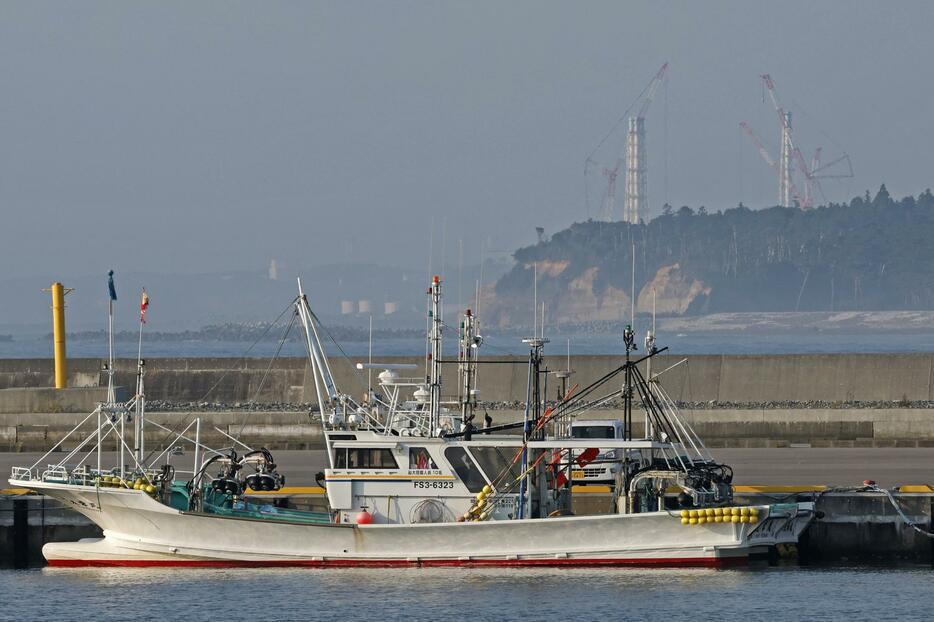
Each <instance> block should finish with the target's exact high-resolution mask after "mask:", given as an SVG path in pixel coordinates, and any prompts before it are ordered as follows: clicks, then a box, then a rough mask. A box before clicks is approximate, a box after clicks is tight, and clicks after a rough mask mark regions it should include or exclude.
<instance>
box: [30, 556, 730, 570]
mask: <svg viewBox="0 0 934 622" xmlns="http://www.w3.org/2000/svg"><path fill="white" fill-rule="evenodd" d="M747 561H748V559H747V558H746V557H683V558H677V557H671V558H651V557H648V558H639V559H471V560H461V559H428V560H421V561H407V560H394V559H374V560H368V559H347V560H342V559H331V560H289V561H284V560H283V561H280V560H256V561H246V560H220V559H179V560H174V559H53V560H49V562H48V564H49V566H53V567H58V568H88V567H93V568H112V567H133V568H157V567H163V568H169V567H171V568H178V567H185V568H296V567H301V568H410V567H411V568H427V567H493V568H530V567H539V568H554V567H573V568H595V567H624V566H632V567H641V568H673V567H677V568H697V567H700V568H717V567H723V566H735V565H741V564H745V563H747Z"/></svg>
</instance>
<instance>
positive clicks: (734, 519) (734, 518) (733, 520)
mask: <svg viewBox="0 0 934 622" xmlns="http://www.w3.org/2000/svg"><path fill="white" fill-rule="evenodd" d="M739 519H740V517H739V516H736V515H735V514H734V515H733V516H731V517H730V521H732V522H734V523H738V522H739Z"/></svg>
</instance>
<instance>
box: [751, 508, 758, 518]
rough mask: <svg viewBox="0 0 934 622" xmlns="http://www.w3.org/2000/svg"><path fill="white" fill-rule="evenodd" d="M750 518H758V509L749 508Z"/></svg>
mask: <svg viewBox="0 0 934 622" xmlns="http://www.w3.org/2000/svg"><path fill="white" fill-rule="evenodd" d="M749 515H750V516H759V508H749Z"/></svg>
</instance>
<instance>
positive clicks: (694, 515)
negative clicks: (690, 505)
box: [691, 510, 698, 518]
mask: <svg viewBox="0 0 934 622" xmlns="http://www.w3.org/2000/svg"><path fill="white" fill-rule="evenodd" d="M697 516H698V512H697V510H691V518H697Z"/></svg>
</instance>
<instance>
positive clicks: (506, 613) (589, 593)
mask: <svg viewBox="0 0 934 622" xmlns="http://www.w3.org/2000/svg"><path fill="white" fill-rule="evenodd" d="M932 579H934V571H932V570H931V569H930V568H927V567H924V568H921V567H907V568H906V567H900V568H860V567H854V568H802V567H773V568H769V567H764V568H751V569H742V570H624V569H621V570H570V569H562V570H544V569H536V570H516V569H511V570H501V569H496V570H493V569H489V570H487V569H477V570H464V569H410V570H385V569H371V570H261V571H253V570H168V569H162V570H158V571H152V570H142V569H125V570H121V569H94V570H76V569H48V568H46V569H43V570H29V571H0V620H11V621H13V620H15V621H17V622H26V621H30V620H82V621H90V620H93V621H95V622H97V621H107V620H131V621H132V620H270V621H273V620H372V621H374V622H382V621H384V620H409V621H420V620H445V619H456V620H472V621H475V622H477V621H485V620H573V621H575V622H576V621H585V620H607V621H609V620H660V619H667V620H698V621H707V620H718V621H721V620H722V621H726V620H769V621H775V620H848V621H858V620H871V621H872V622H879V621H880V620H899V621H902V620H921V619H929V618H930V615H931V610H932V605H934V594H932V592H931V584H932Z"/></svg>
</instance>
